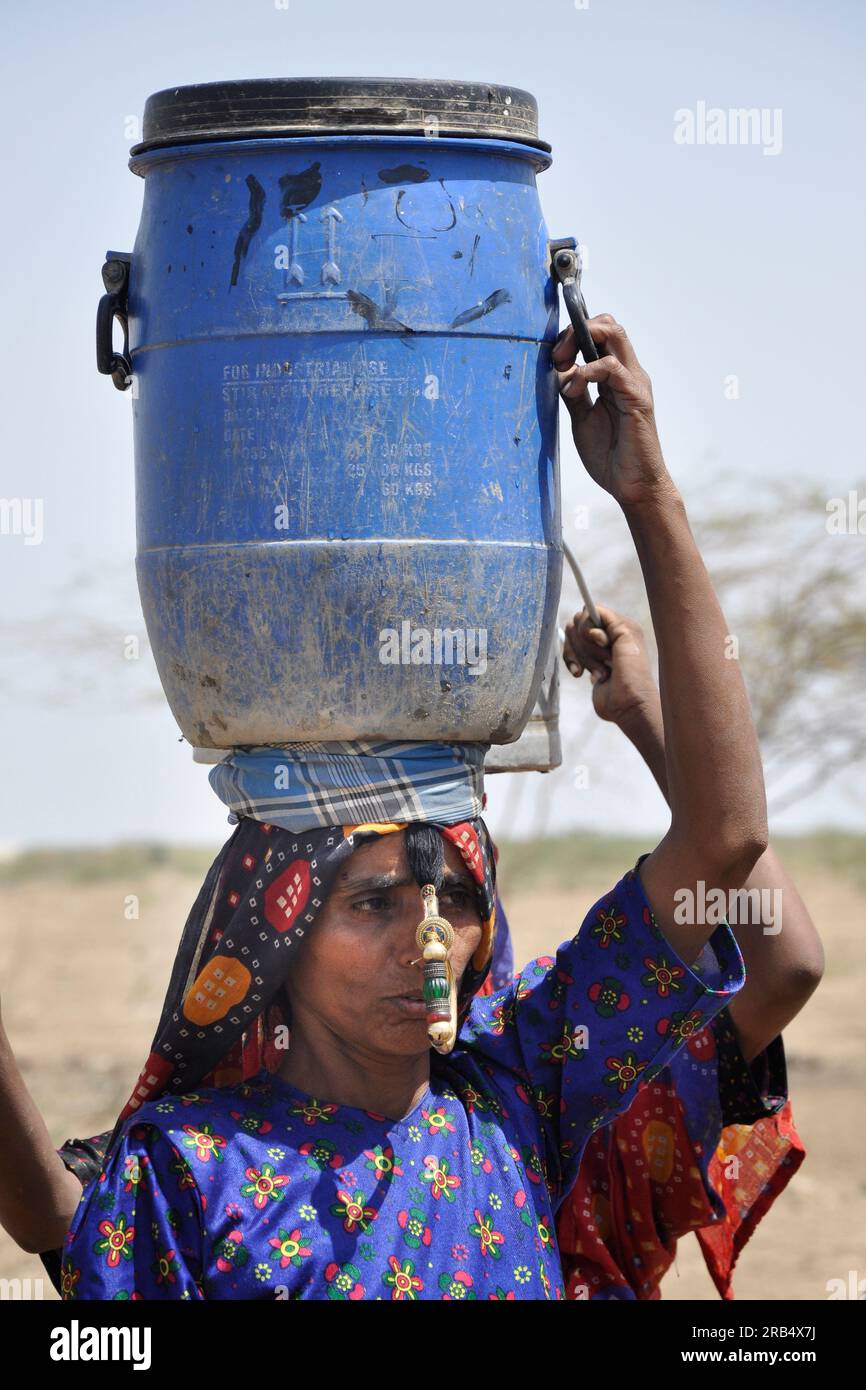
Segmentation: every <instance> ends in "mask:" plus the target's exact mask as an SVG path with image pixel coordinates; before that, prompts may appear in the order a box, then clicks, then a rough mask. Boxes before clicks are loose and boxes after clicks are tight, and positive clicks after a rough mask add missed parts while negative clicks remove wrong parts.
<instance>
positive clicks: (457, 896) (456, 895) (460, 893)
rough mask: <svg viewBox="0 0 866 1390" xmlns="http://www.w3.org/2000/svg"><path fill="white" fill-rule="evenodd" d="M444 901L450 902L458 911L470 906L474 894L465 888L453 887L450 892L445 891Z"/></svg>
mask: <svg viewBox="0 0 866 1390" xmlns="http://www.w3.org/2000/svg"><path fill="white" fill-rule="evenodd" d="M442 901H443V902H450V903H451V904H452V905H453V906H454V907H455V908H456V910H457V911H458V912H462V911H463V910H464V908H467V907H470V906H471V903H472V895H471V894H470V893H469V892H468V891H467V890H466V889H465V888H452V889H451V891H450V892H449V893H443V895H442Z"/></svg>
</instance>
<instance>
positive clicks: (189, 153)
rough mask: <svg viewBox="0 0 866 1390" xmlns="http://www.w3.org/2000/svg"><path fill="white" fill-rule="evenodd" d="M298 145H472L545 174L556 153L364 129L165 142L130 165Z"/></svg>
mask: <svg viewBox="0 0 866 1390" xmlns="http://www.w3.org/2000/svg"><path fill="white" fill-rule="evenodd" d="M297 145H314V146H315V147H316V148H317V149H322V148H326V147H328V146H331V145H337V146H345V145H351V146H352V147H353V148H354V149H358V148H362V147H363V146H365V145H373V146H376V145H399V146H402V147H405V146H417V147H420V148H422V149H430V148H431V147H432V148H434V149H435V148H437V147H438V148H443V147H444V148H445V149H452V150H453V149H467V148H468V147H471V148H472V149H473V150H489V151H490V152H491V153H493V154H501V155H503V154H504V155H507V156H508V157H509V158H519V159H524V160H526V161H527V163H530V164H532V165H533V167H534V169H535V172H536V173H537V174H543V173H544V172H545V170H546V169H549V168H550V166H551V164H552V163H553V155H552V153H551V154H545V153H544V151H542V150H538V149H535V148H534V147H533V146H531V145H527V144H525V143H523V142H522V141H517V140H499V139H497V138H495V137H492V138H489V139H488V138H483V139H482V138H477V137H474V136H469V135H454V136H436V137H435V138H433V137H430V136H426V135H369V134H367V133H366V132H363V133H359V134H357V135H281V136H263V137H260V138H256V139H243V140H196V141H193V142H191V143H190V144H186V145H163V146H160V148H159V149H154V150H145V151H143V152H142V153H141V154H136V153H135V152H134V151H133V153H132V154H131V155H130V158H129V162H128V168H129V169H130V170H131V172H132V173H133V174H136V175H137V176H138V177H139V178H144V176H145V174H146V173H147V170H148V169H150V168H154V167H155V166H156V165H158V164H165V163H171V162H172V161H174V160H177V159H206V158H210V157H212V156H213V155H214V154H221V153H226V154H228V153H232V154H234V153H245V152H247V151H250V152H252V151H255V150H270V151H273V150H274V149H277V148H286V149H290V148H292V147H293V146H297Z"/></svg>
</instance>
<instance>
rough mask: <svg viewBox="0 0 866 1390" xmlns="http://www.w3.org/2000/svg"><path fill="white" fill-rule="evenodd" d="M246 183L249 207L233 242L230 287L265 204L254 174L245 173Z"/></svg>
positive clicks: (262, 192) (238, 271)
mask: <svg viewBox="0 0 866 1390" xmlns="http://www.w3.org/2000/svg"><path fill="white" fill-rule="evenodd" d="M246 184H247V188H248V189H249V190H250V207H249V212H248V214H247V220H246V222H245V223H244V225H243V226H242V227H241V229H240V231H239V232H238V239H237V241H236V242H235V258H234V262H233V264H232V278H231V280H230V281H229V287H230V288H231V287H232V286H233V285H236V284H237V282H238V275H239V274H240V269H241V261H242V260H245V259H246V254H247V252H248V251H249V249H250V242H251V241H252V239H253V237H254V236H255V234H256V232H257V231H258V230H259V227H260V226H261V225H262V212H263V210H264V206H265V190H264V189H263V188H262V185H261V184H260V183H259V181H258V179H257V178H256V176H255V174H247V178H246ZM190 230H191V229H190Z"/></svg>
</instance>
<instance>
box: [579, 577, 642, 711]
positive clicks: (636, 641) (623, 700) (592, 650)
mask: <svg viewBox="0 0 866 1390" xmlns="http://www.w3.org/2000/svg"><path fill="white" fill-rule="evenodd" d="M598 613H599V617H600V618H601V620H602V622H603V623H604V629H605V630H602V629H600V628H597V627H595V626H594V625H593V623H592V620H591V619H590V617H589V614H588V613H587V610H586V608H582V609H581V611H580V612H579V613H575V615H574V618H573V619H572V621H571V622H570V623H569V624H568V626H567V627H566V629H565V644H564V647H563V652H562V657H563V660H564V662H565V664H566V666H567V667H568V669H569V671H571V674H572V675H573V676H581V675H582V674H583V672H584V671H585V670H586V671H589V673H590V680H591V681H592V703H593V706H594V708H595V712H596V714H597V715H598V716H599V718H600V719H608V720H610V721H611V723H613V724H622V723H624V722H626V721H628V720H630V719H633V718H634V716H635V715H639V714H642V713H645V712H647V711H648V710H650V709H653V710H655V709H656V708H657V707H658V705H659V693H658V689H657V688H656V683H655V680H654V679H653V674H652V669H651V667H650V662H649V656H648V654H647V649H646V639H645V638H644V634H643V628H642V627H641V626H640V624H639V623H636V622H634V620H633V619H632V618H624V617H622V615H621V614H619V613H616V612H614V610H613V609H612V608H606V607H603V606H602V605H601V604H600V605H599V608H598Z"/></svg>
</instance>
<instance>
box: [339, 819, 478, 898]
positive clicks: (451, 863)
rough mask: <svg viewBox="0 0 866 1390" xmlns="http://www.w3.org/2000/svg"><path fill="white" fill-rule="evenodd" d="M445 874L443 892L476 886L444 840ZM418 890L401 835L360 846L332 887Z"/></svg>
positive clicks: (459, 856)
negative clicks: (444, 889) (444, 890)
mask: <svg viewBox="0 0 866 1390" xmlns="http://www.w3.org/2000/svg"><path fill="white" fill-rule="evenodd" d="M444 848H445V866H446V867H445V874H444V877H443V885H442V886H443V888H456V887H458V886H460V887H466V888H472V889H474V888H476V887H477V884H476V882H475V879H474V878H473V877H472V874H471V873H470V872H469V870H468V869H467V867H466V865H465V863H464V862H463V858H462V856H461V854H460V851H459V850H458V849H457V848H456V847H455V846H454V845H453V844H452V843H451V841H450V840H448V839H444ZM410 886H411V887H413V888H417V887H418V884H417V883H416V882H415V879H414V878H413V876H412V873H411V872H410V869H409V861H408V858H407V856H406V843H405V838H404V835H403V833H402V832H401V833H400V834H399V835H398V834H392V835H383V836H382V837H381V839H379V840H373V841H371V842H369V843H368V844H365V845H361V846H360V847H359V848H358V849H357V850H355V853H354V854H353V855H352V856H351V858H350V859H349V860H348V861H347V862H346V864H345V866H344V867H343V869H341V871H340V873H339V875H338V877H337V882H336V885H335V887H337V888H338V889H343V890H346V889H352V890H356V889H358V888H365V889H379V890H384V889H386V888H406V887H410Z"/></svg>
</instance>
